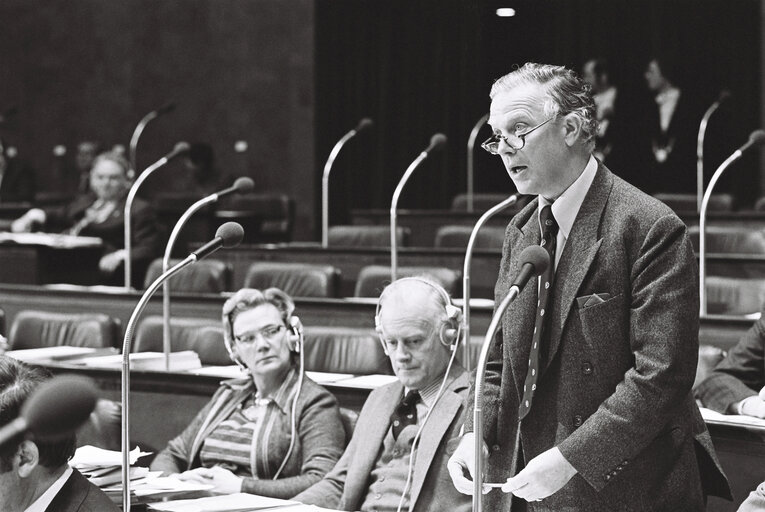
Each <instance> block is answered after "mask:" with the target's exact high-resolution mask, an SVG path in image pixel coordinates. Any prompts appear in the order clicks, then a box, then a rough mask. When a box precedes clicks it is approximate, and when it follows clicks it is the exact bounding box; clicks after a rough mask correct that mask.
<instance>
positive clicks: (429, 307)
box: [378, 278, 449, 389]
mask: <svg viewBox="0 0 765 512" xmlns="http://www.w3.org/2000/svg"><path fill="white" fill-rule="evenodd" d="M447 300H448V296H446V292H443V293H441V292H440V291H439V288H438V285H434V284H431V283H428V282H425V281H423V280H420V279H418V278H416V279H412V278H404V279H400V280H398V281H396V282H394V283H392V284H391V285H390V286H388V287H387V288H386V289H385V290H384V291H383V294H382V295H381V297H380V311H379V315H378V330H379V333H380V337H381V339H382V341H383V343H384V344H385V347H386V350H387V352H388V357H389V358H390V360H391V365H392V366H393V371H394V372H395V373H396V376H397V377H398V378H399V380H400V381H401V382H402V383H403V384H404V385H405V386H406V387H408V388H410V389H422V388H424V387H426V386H428V385H430V384H431V383H433V382H434V381H436V380H438V379H440V378H441V377H443V374H444V371H445V370H446V367H447V365H448V362H449V349H448V347H447V346H446V345H444V344H443V343H441V336H440V334H441V327H442V325H443V324H444V321H445V320H446V318H447V314H446V304H447V302H446V301H447Z"/></svg>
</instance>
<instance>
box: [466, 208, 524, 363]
mask: <svg viewBox="0 0 765 512" xmlns="http://www.w3.org/2000/svg"><path fill="white" fill-rule="evenodd" d="M517 202H518V194H513V195H511V196H510V197H508V198H506V199H504V200H502V201H501V202H499V203H497V204H495V205H494V206H492V207H491V208H489V209H488V210H487V211H486V212H485V213H484V214H483V215H481V217H480V218H479V219H478V222H476V223H475V226H473V231H472V232H471V233H470V238H469V239H468V243H467V250H466V251H465V263H464V266H463V268H462V318H463V321H464V325H463V326H462V332H464V333H465V343H464V344H463V346H462V350H463V354H462V366H464V367H465V369H466V370H467V371H470V346H469V344H470V266H471V264H472V263H473V246H475V241H476V238H477V237H478V231H479V230H480V229H481V228H482V227H483V225H484V224H486V222H488V221H489V219H491V218H492V217H494V215H496V214H497V213H499V212H500V211H502V210H504V209H505V208H507V207H508V206H511V205H514V204H515V203H517Z"/></svg>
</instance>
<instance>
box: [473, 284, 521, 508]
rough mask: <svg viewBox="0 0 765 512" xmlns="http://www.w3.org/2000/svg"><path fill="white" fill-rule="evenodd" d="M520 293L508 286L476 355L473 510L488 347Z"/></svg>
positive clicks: (479, 491) (479, 485)
mask: <svg viewBox="0 0 765 512" xmlns="http://www.w3.org/2000/svg"><path fill="white" fill-rule="evenodd" d="M519 293H520V290H519V289H518V288H517V287H512V288H510V292H509V293H508V294H507V295H506V296H505V298H504V299H503V300H502V302H501V303H500V304H499V307H498V308H497V310H496V311H495V313H494V316H493V317H492V318H491V323H490V324H489V330H488V331H486V337H485V338H484V340H483V345H482V346H481V353H480V355H479V356H478V366H476V374H475V395H474V402H475V403H474V405H473V432H474V434H475V435H474V437H475V469H474V471H473V473H474V474H473V511H474V512H481V509H482V504H481V498H482V497H483V471H482V468H483V403H482V402H483V385H484V380H485V378H486V376H485V375H484V374H485V373H486V362H487V359H488V357H489V348H490V347H491V343H492V339H494V336H495V335H496V334H497V330H498V329H499V327H500V322H501V320H502V317H503V316H504V315H505V311H507V308H508V306H510V303H511V302H512V301H513V300H515V298H516V297H517V296H518V294H519Z"/></svg>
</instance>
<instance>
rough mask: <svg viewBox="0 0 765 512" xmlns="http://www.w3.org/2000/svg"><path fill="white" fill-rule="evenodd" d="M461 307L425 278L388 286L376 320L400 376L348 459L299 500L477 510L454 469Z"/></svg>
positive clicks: (363, 423) (371, 412) (461, 387)
mask: <svg viewBox="0 0 765 512" xmlns="http://www.w3.org/2000/svg"><path fill="white" fill-rule="evenodd" d="M459 313H460V311H459V309H458V308H456V307H455V306H453V305H452V304H451V300H450V299H449V295H448V294H447V292H446V290H444V289H443V288H442V287H441V286H440V285H438V284H436V283H434V282H432V281H429V280H426V279H424V278H417V277H415V278H411V277H410V278H403V279H399V280H398V281H395V282H394V283H392V284H391V285H389V286H388V287H387V288H385V290H383V293H382V295H381V296H380V299H379V301H378V307H377V314H376V317H375V324H376V326H377V330H378V334H379V336H380V341H381V342H382V344H383V350H384V351H385V353H386V354H387V355H388V357H389V358H390V362H391V365H392V366H393V371H394V372H395V374H396V377H398V382H395V383H392V384H388V385H386V386H383V387H381V388H377V389H375V390H374V391H372V393H370V395H369V398H368V399H367V401H366V402H365V403H364V407H363V409H362V410H361V414H360V416H359V419H358V422H357V423H356V428H355V430H354V432H353V438H352V439H351V442H350V444H349V445H348V448H347V449H346V450H345V453H343V456H342V458H341V459H340V461H339V462H338V463H337V465H336V466H335V467H334V469H332V471H331V472H330V473H329V474H327V476H325V477H324V479H323V480H322V481H320V482H319V483H317V484H316V485H314V486H313V487H311V488H309V489H308V490H307V491H305V492H303V493H301V494H299V495H297V496H295V498H294V499H295V500H297V501H300V502H303V503H306V504H311V505H318V506H321V507H329V508H333V509H339V510H361V511H364V512H366V511H373V510H374V511H379V512H395V511H396V510H405V511H406V510H409V511H413V512H426V511H430V512H442V511H449V512H454V511H467V510H470V509H471V504H470V499H469V498H468V497H467V496H463V495H461V494H459V493H458V492H457V491H456V490H455V489H454V487H453V486H452V484H451V482H450V480H449V475H448V473H447V471H446V459H447V457H448V456H449V455H450V454H451V452H452V451H453V450H454V447H455V446H456V444H457V443H458V442H459V437H458V435H459V429H460V425H461V424H462V418H461V415H462V414H461V413H462V410H463V403H464V399H465V394H466V393H467V390H468V376H467V373H466V372H465V369H464V368H462V367H461V366H460V365H458V364H450V357H451V356H452V352H451V351H450V348H452V349H454V348H455V347H456V346H458V341H459V337H460V322H461V317H460V315H459ZM439 391H440V393H439ZM428 415H430V417H428ZM426 419H427V421H426ZM418 434H421V435H420V436H419V437H418ZM415 438H418V439H419V443H418V444H417V445H416V446H415V447H414V448H413V444H414V442H415Z"/></svg>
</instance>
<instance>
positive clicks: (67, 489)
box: [46, 469, 119, 512]
mask: <svg viewBox="0 0 765 512" xmlns="http://www.w3.org/2000/svg"><path fill="white" fill-rule="evenodd" d="M118 511H119V507H117V505H116V504H115V503H114V502H113V501H112V500H110V499H109V497H108V496H107V495H106V494H104V492H103V491H102V490H101V489H99V488H98V487H96V486H95V485H93V484H92V483H90V482H89V481H88V480H87V479H86V478H85V477H84V476H82V474H81V473H80V472H79V471H77V470H76V469H74V470H73V471H72V474H71V475H70V476H69V479H68V480H67V481H66V483H65V484H64V486H63V487H62V488H61V490H60V491H59V492H58V494H57V495H56V497H55V498H54V499H53V501H52V502H51V504H50V505H48V508H47V509H46V512H118Z"/></svg>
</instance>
